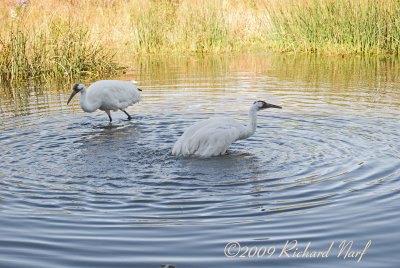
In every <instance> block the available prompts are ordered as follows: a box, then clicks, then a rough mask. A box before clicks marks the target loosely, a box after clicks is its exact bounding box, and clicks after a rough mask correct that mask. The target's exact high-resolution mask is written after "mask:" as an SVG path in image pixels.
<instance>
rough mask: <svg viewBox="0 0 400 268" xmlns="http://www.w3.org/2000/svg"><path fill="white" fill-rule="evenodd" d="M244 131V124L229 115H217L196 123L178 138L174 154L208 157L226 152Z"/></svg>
mask: <svg viewBox="0 0 400 268" xmlns="http://www.w3.org/2000/svg"><path fill="white" fill-rule="evenodd" d="M243 131H245V129H244V126H243V125H241V124H240V123H239V122H238V121H236V120H234V119H232V118H229V117H217V118H210V119H207V120H204V121H202V122H199V123H196V124H194V125H193V126H191V127H190V128H188V129H187V130H186V131H185V133H184V134H183V135H182V136H181V137H180V138H179V139H178V141H177V142H176V143H175V145H174V148H173V150H172V154H174V155H184V156H187V155H196V156H200V157H210V156H216V155H221V154H224V153H225V152H226V150H227V149H228V147H229V145H231V144H232V143H233V142H235V141H237V140H238V139H239V137H240V135H241V134H242V132H243Z"/></svg>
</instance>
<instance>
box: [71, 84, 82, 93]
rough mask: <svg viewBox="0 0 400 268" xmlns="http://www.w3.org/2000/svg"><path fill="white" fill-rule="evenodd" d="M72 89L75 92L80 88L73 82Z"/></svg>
mask: <svg viewBox="0 0 400 268" xmlns="http://www.w3.org/2000/svg"><path fill="white" fill-rule="evenodd" d="M72 90H73V91H75V92H76V93H78V92H79V91H81V89H80V88H79V84H75V85H74V87H73V88H72Z"/></svg>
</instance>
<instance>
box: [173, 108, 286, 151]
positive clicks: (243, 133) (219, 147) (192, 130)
mask: <svg viewBox="0 0 400 268" xmlns="http://www.w3.org/2000/svg"><path fill="white" fill-rule="evenodd" d="M265 108H280V107H279V106H276V105H271V104H267V103H265V102H263V101H257V102H255V103H254V104H253V105H252V106H251V107H250V110H249V123H248V125H247V126H245V125H243V124H241V123H240V122H239V121H237V120H235V119H233V118H230V117H215V118H210V119H207V120H204V121H201V122H197V123H196V124H194V125H192V126H191V127H189V128H188V129H186V130H185V132H184V133H183V134H182V136H181V137H179V139H178V140H177V141H176V143H175V144H174V147H173V149H172V154H173V155H176V156H191V155H193V156H198V157H211V156H217V155H222V154H225V152H226V150H227V149H228V147H229V146H230V145H231V144H232V143H234V142H235V141H237V140H241V139H245V138H247V137H249V136H251V135H253V134H254V132H255V130H256V122H257V118H256V113H257V111H258V110H261V109H265Z"/></svg>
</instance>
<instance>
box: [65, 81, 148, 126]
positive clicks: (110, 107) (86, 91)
mask: <svg viewBox="0 0 400 268" xmlns="http://www.w3.org/2000/svg"><path fill="white" fill-rule="evenodd" d="M75 88H76V89H75ZM74 91H75V94H76V92H80V93H81V99H80V104H81V107H82V110H84V111H85V112H89V113H91V112H94V111H96V110H97V109H100V110H102V111H105V112H106V113H107V114H108V115H109V117H110V121H111V116H110V111H117V110H121V111H124V112H125V109H126V108H127V107H128V106H130V105H132V104H135V103H137V102H139V101H140V100H141V97H140V93H139V89H138V87H137V86H136V85H134V84H133V82H132V81H120V80H101V81H97V82H94V83H93V84H91V85H90V86H89V87H88V88H85V86H84V85H83V84H77V85H75V86H74ZM73 94H74V93H73ZM72 97H73V95H71V97H70V100H71V98H72ZM70 100H69V101H70ZM69 101H68V102H69ZM125 113H126V112H125ZM128 116H129V115H128ZM128 118H130V116H129V117H128Z"/></svg>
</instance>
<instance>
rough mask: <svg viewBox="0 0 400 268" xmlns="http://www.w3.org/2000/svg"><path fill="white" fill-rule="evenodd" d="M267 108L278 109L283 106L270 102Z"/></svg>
mask: <svg viewBox="0 0 400 268" xmlns="http://www.w3.org/2000/svg"><path fill="white" fill-rule="evenodd" d="M267 108H277V109H282V107H281V106H279V105H275V104H270V103H268V107H267Z"/></svg>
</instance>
